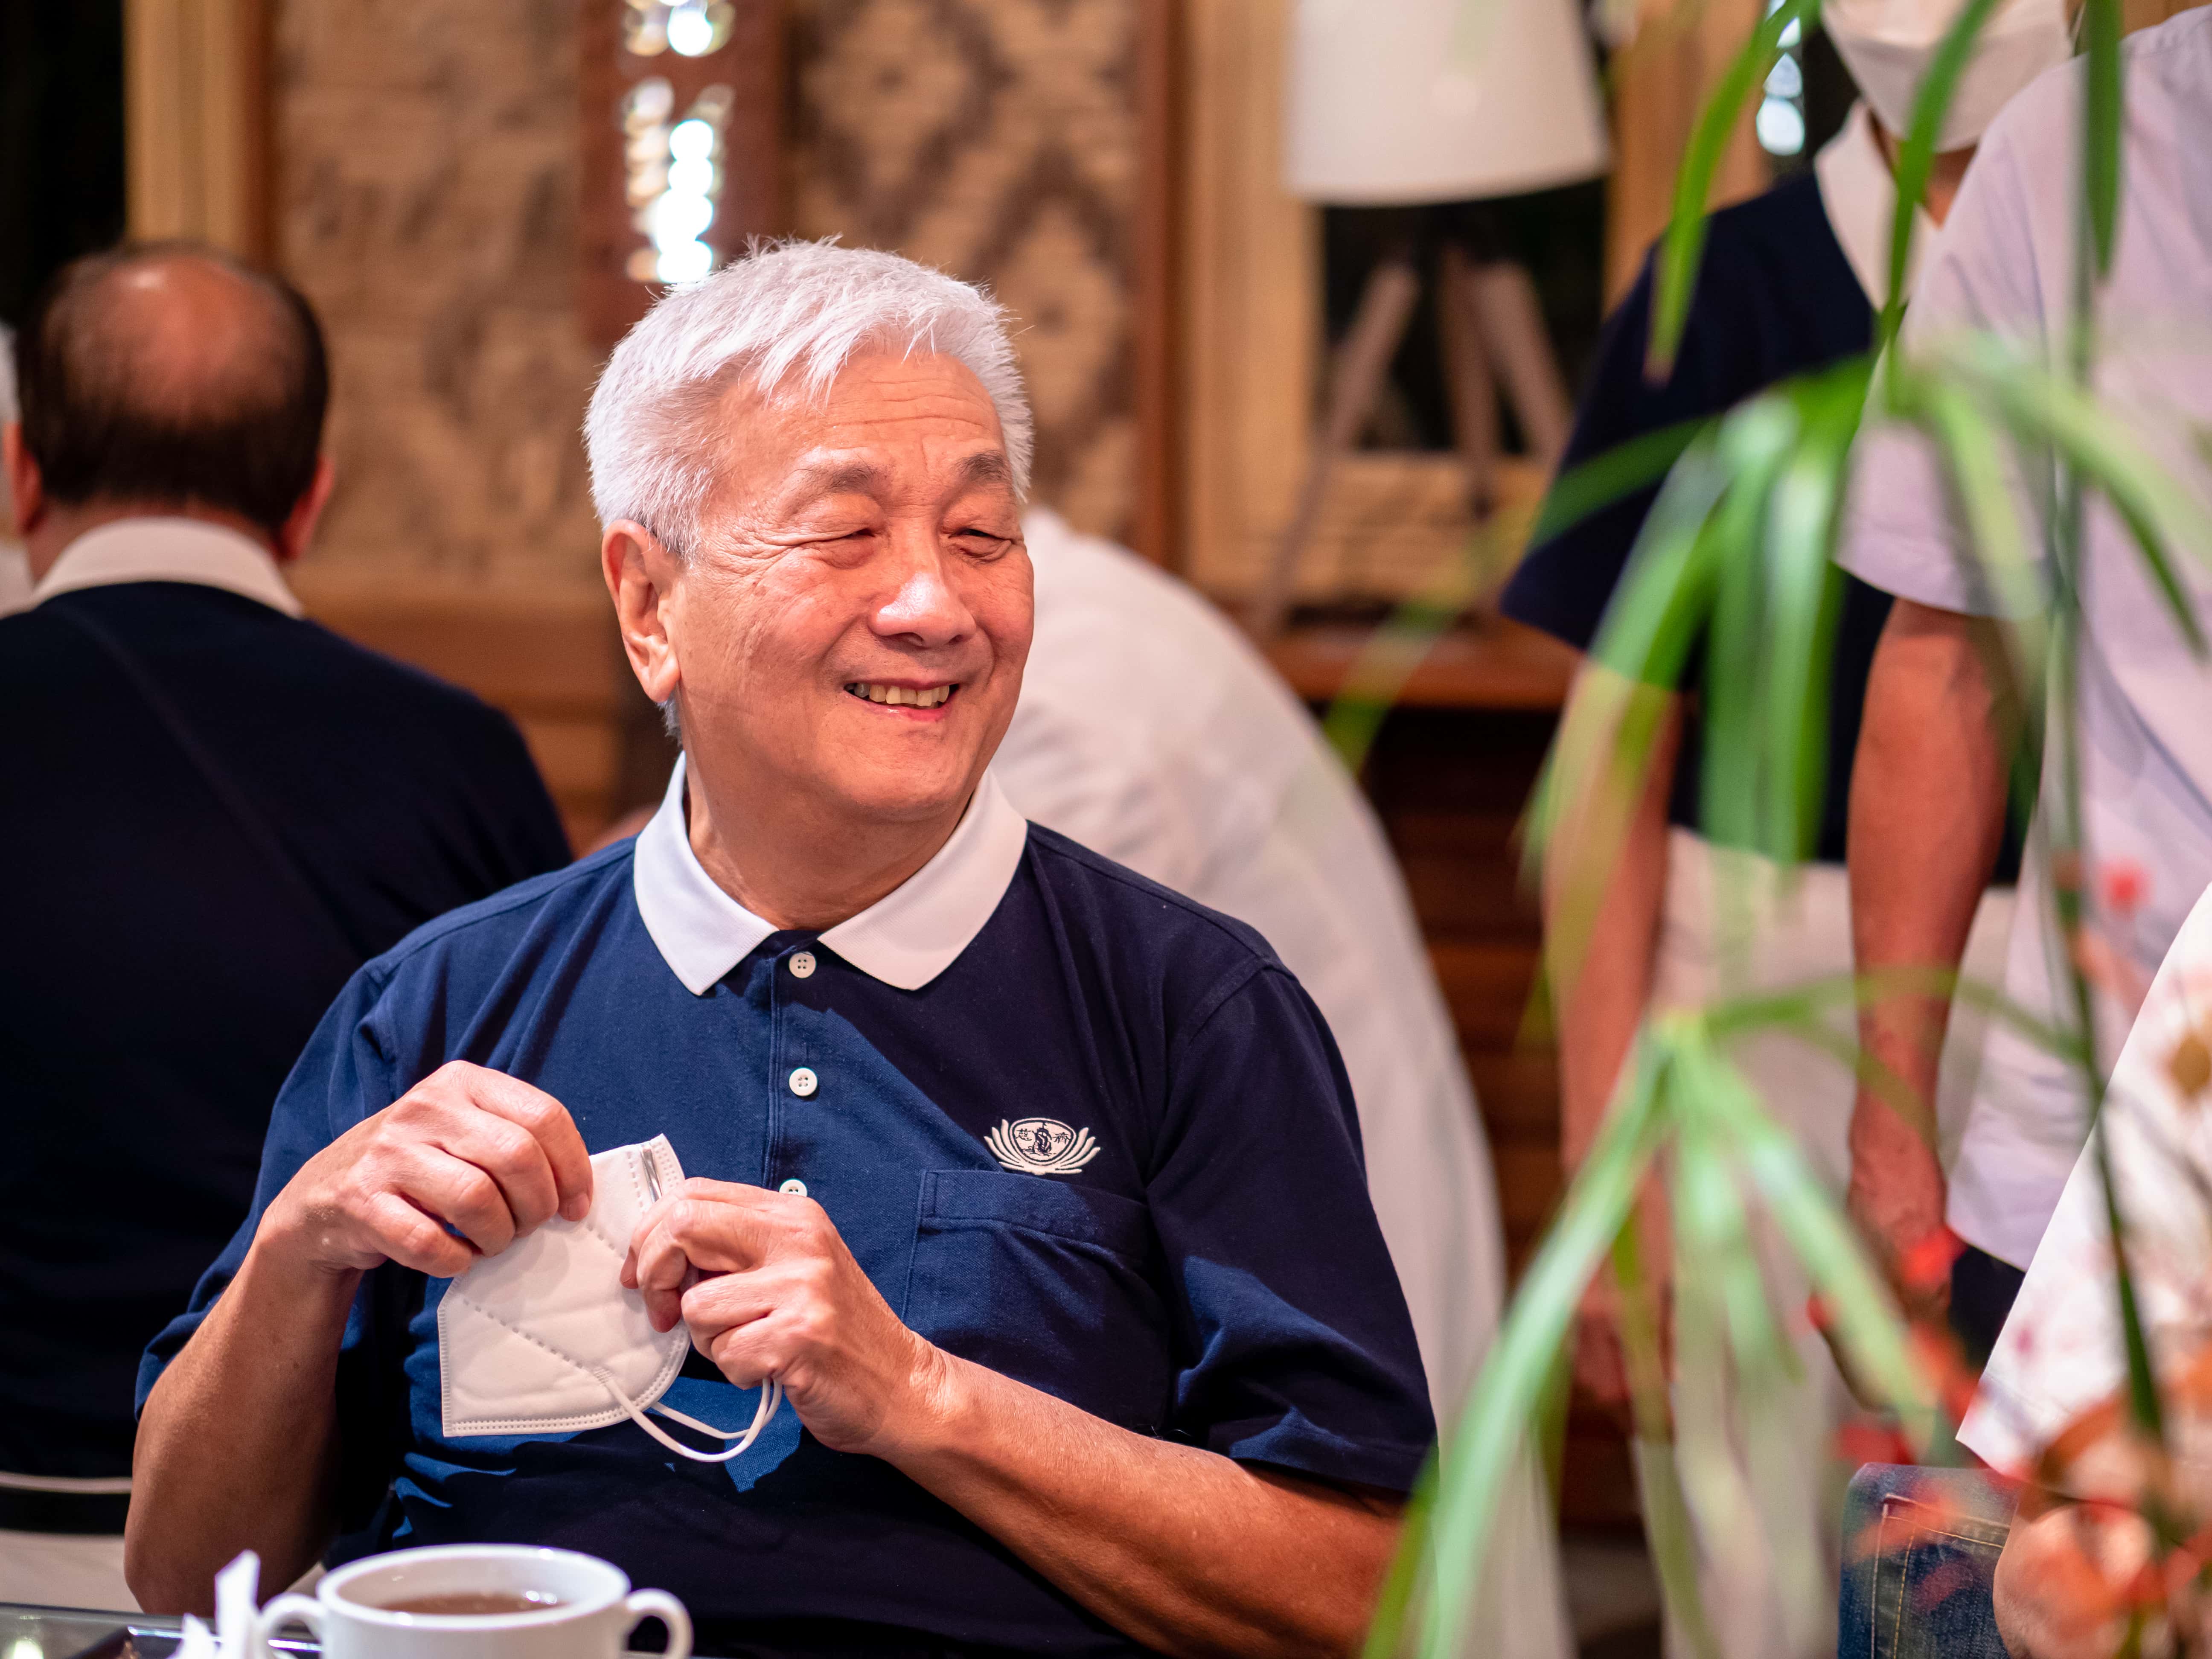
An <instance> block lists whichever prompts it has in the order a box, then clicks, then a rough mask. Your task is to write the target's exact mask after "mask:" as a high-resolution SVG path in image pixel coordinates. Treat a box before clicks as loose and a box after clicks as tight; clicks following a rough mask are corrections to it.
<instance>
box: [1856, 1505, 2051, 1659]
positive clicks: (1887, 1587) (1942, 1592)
mask: <svg viewBox="0 0 2212 1659" xmlns="http://www.w3.org/2000/svg"><path fill="white" fill-rule="evenodd" d="M2014 1501H2015V1499H2014V1495H2013V1493H2012V1492H2011V1490H2010V1489H2009V1487H2008V1486H2007V1485H2006V1484H2005V1483H2004V1482H2002V1481H1999V1480H1992V1479H1991V1478H1990V1476H1989V1475H1987V1474H1983V1473H1981V1472H1980V1471H1978V1470H1974V1469H1932V1468H1911V1467H1909V1466H1904V1465H1899V1464H1889V1463H1869V1464H1868V1465H1867V1466H1866V1467H1865V1468H1862V1469H1861V1470H1860V1471H1859V1472H1858V1473H1857V1474H1856V1475H1854V1476H1852V1478H1851V1486H1850V1497H1849V1498H1847V1499H1846V1501H1845V1504H1844V1587H1843V1597H1842V1601H1841V1602H1840V1604H1839V1605H1838V1608H1837V1614H1838V1617H1837V1625H1838V1635H1837V1645H1836V1654H1837V1659H2006V1654H2005V1646H2004V1642H2003V1640H2002V1638H2000V1637H1999V1636H1998V1635H1997V1620H1996V1607H1995V1605H1994V1604H1993V1602H1992V1601H1991V1599H1990V1585H1991V1583H1992V1582H1993V1581H1994V1579H1995V1577H1996V1565H1997V1555H1998V1553H1999V1552H2001V1551H2002V1549H2003V1548H2004V1541H2005V1534H2006V1533H2007V1532H2008V1531H2009V1530H2011V1527H2012V1513H2013V1504H2014Z"/></svg>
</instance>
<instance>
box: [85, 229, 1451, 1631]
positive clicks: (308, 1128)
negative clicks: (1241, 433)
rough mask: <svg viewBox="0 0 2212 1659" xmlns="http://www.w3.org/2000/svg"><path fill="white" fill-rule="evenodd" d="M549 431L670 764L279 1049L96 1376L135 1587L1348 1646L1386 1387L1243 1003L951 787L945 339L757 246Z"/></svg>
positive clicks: (953, 473) (1373, 1252)
mask: <svg viewBox="0 0 2212 1659" xmlns="http://www.w3.org/2000/svg"><path fill="white" fill-rule="evenodd" d="M587 436H588V441H589V445H590V449H591V459H592V482H593V488H594V490H595V492H596V495H597V500H598V504H599V510H600V514H601V517H602V520H603V521H604V523H605V540H604V543H603V545H602V562H603V565H604V568H605V575H606V580H607V585H608V587H609V590H610V592H611V593H612V595H613V598H614V602H615V606H616V610H617V613H618V616H619V619H620V623H621V627H622V633H623V640H624V642H625V645H626V646H627V647H628V650H629V658H630V662H631V665H632V666H633V668H634V669H635V671H636V673H637V676H638V678H639V681H640V683H641V684H642V685H643V686H644V688H645V690H647V693H648V694H649V695H650V696H653V698H654V699H655V700H656V701H657V702H661V703H662V704H664V705H665V706H666V707H667V708H669V709H670V711H671V716H672V717H673V718H674V719H675V720H676V721H677V723H678V726H679V727H680V730H681V732H682V735H683V740H684V761H683V763H682V764H681V765H679V766H678V769H677V771H676V775H675V776H674V778H673V779H672V780H671V783H670V787H669V791H668V794H667V798H666V799H665V802H664V803H663V805H662V807H661V810H660V812H659V815H658V816H657V817H655V818H654V819H653V821H652V822H651V823H649V824H648V825H647V827H646V828H645V829H644V830H643V831H641V833H640V835H639V836H637V838H636V840H635V842H634V843H633V842H621V843H617V845H616V846H614V847H613V848H609V849H608V850H606V851H605V852H604V853H602V854H599V855H597V856H595V857H593V858H591V859H587V860H584V861H582V862H581V863H580V864H578V865H576V866H573V867H572V868H570V869H569V870H567V871H564V872H561V873H560V874H558V875H555V876H550V877H546V878H540V879H538V880H536V881H533V882H528V883H526V884H522V885H520V886H519V887H515V888H513V889H510V890H508V891H507V892H506V893H504V894H501V895H500V896H496V897H495V898H493V899H491V900H489V901H487V902H483V903H482V904H477V905H472V906H471V907H468V908H465V909H462V910H459V911H456V912H454V913H453V915H450V916H448V917H446V918H445V919H443V920H441V921H438V922H435V923H433V924H432V925H431V926H429V927H426V928H424V929H422V931H420V932H418V933H416V934H415V935H414V936H413V937H412V938H410V939H408V940H406V941H405V942H404V943H403V944H402V945H400V946H399V947H398V948H397V949H396V950H394V951H392V952H390V953H389V954H387V955H386V956H385V957H381V958H380V959H379V960H377V961H375V962H373V963H370V964H369V965H368V967H367V968H365V969H363V970H362V973H361V974H360V975H358V976H357V977H356V980H355V981H354V982H353V984H352V985H351V986H350V987H349V988H348V989H347V991H346V993H345V994H343V996H342V997H341V998H340V999H339V1000H338V1002H337V1005H336V1006H334V1007H333V1008H332V1009H331V1012H330V1013H329V1015H328V1017H327V1018H325V1021H324V1024H323V1026H322V1029H321V1030H320V1031H319V1033H318V1034H317V1036H316V1037H315V1039H314V1041H313V1043H312V1044H311V1045H310V1046H309V1048H308V1049H307V1053H306V1054H304V1055H303V1056H302V1057H301V1061H300V1063H299V1066H297V1068H296V1069H295V1072H294V1073H293V1076H292V1078H291V1080H290V1081H289V1083H288V1084H287V1085H286V1086H285V1089H284V1091H283V1094H282V1096H281V1097H279V1099H278V1101H277V1103H276V1111H275V1115H274V1118H273V1120H272V1122H271V1126H270V1137H269V1142H268V1146H267V1150H266V1153H265V1155H264V1164H263V1170H262V1176H261V1183H260V1189H259V1194H258V1204H257V1206H256V1210H255V1212H254V1214H253V1216H252V1218H249V1220H248V1221H247V1223H246V1225H245V1226H244V1227H243V1228H242V1229H241V1231H240V1234H239V1236H238V1237H237V1239H236V1240H235V1241H234V1243H233V1245H232V1247H231V1249H229V1251H228V1253H227V1254H226V1255H225V1256H224V1257H223V1258H222V1260H221V1261H219V1262H218V1263H217V1264H216V1267H214V1268H213V1269H211V1270H210V1273H209V1275H208V1277H207V1279H205V1280H204V1282H203V1283H202V1285H201V1286H200V1288H199V1290H198V1291H197V1293H196V1294H195V1296H194V1298H193V1304H192V1308H191V1311H190V1312H189V1313H188V1314H187V1315H186V1316H184V1317H183V1318H181V1319H180V1320H179V1321H178V1322H177V1323H176V1324H174V1325H173V1327H172V1328H170V1330H169V1331H168V1332H167V1333H166V1334H164V1335H163V1336H162V1338H161V1340H158V1341H157V1342H156V1343H155V1346H154V1348H153V1349H152V1350H151V1351H150V1352H149V1358H148V1361H147V1367H146V1371H145V1374H144V1376H143V1379H142V1388H141V1393H142V1398H143V1401H144V1405H143V1419H142V1422H141V1427H140V1433H139V1441H138V1457H137V1487H136V1489H135V1495H134V1501H133V1504H132V1506H131V1534H130V1541H129V1571H130V1573H131V1583H132V1587H133V1589H135V1590H136V1591H137V1593H138V1594H139V1595H140V1596H141V1598H142V1600H143V1601H145V1602H146V1603H147V1604H148V1605H149V1607H195V1606H199V1607H204V1606H205V1605H206V1603H207V1602H208V1601H209V1599H210V1589H209V1581H210V1574H211V1573H212V1572H213V1571H214V1570H215V1569H216V1567H218V1566H220V1565H222V1563H223V1562H224V1561H225V1560H227V1559H228V1558H229V1557H230V1556H231V1555H232V1554H233V1553H235V1552H236V1551H238V1550H239V1549H241V1548H244V1547H253V1548H256V1549H258V1550H259V1551H260V1552H261V1554H262V1557H263V1559H264V1562H265V1563H266V1564H267V1567H268V1569H269V1570H270V1571H273V1574H274V1575H275V1576H276V1577H277V1578H278V1579H279V1580H281V1579H282V1578H283V1577H285V1576H288V1575H290V1574H293V1573H296V1572H298V1571H301V1570H302V1569H303V1568H305V1567H306V1566H307V1565H309V1564H310V1563H311V1562H313V1560H314V1559H316V1558H317V1557H318V1556H319V1555H322V1554H324V1553H325V1552H326V1551H328V1552H330V1553H332V1554H356V1553H362V1552H363V1551H367V1550H374V1549H380V1548H387V1547H393V1546H395V1545H398V1544H401V1543H407V1544H432V1543H440V1542H453V1541H472V1540H496V1541H534V1542H543V1543H548V1544H561V1545H565V1546H569V1547H578V1548H582V1549H586V1550H589V1551H591V1552H593V1553H597V1554H599V1555H602V1556H605V1557H607V1558H609V1559H612V1560H613V1561H615V1562H616V1563H617V1565H623V1567H625V1568H626V1569H627V1570H628V1571H629V1572H630V1573H631V1574H632V1576H633V1577H635V1578H637V1579H640V1580H641V1581H644V1582H647V1583H656V1584H659V1585H663V1586H665V1587H666V1588H668V1589H672V1590H674V1591H676V1592H677V1594H678V1595H680V1596H682V1597H683V1598H684V1600H685V1601H687V1602H688V1603H689V1604H690V1607H691V1609H692V1611H693V1613H694V1615H695V1618H696V1622H697V1625H698V1627H699V1632H700V1636H701V1638H702V1648H704V1649H705V1650H708V1651H716V1650H720V1651H743V1652H745V1653H805V1654H830V1653H868V1654H884V1653H916V1654H921V1653H941V1652H947V1651H959V1652H963V1653H964V1652H979V1651H980V1652H988V1651H993V1650H1019V1651H1051V1652H1056V1653H1084V1654H1094V1653H1095V1654H1112V1653H1129V1652H1139V1651H1145V1650H1167V1651H1170V1652H1197V1651H1200V1650H1205V1651H1224V1650H1227V1651H1235V1652H1240V1653H1267V1652H1279V1651H1280V1652H1290V1651H1297V1652H1306V1651H1316V1650H1320V1651H1332V1650H1333V1651H1342V1650H1346V1649H1347V1648H1348V1647H1350V1646H1351V1645H1352V1644H1354V1643H1355V1642H1356V1641H1357V1639H1358V1634H1359V1632H1360V1631H1361V1629H1362V1627H1363V1626H1364V1623H1365V1620H1366V1615H1367V1612H1368V1609H1369V1608H1370V1606H1371V1604H1372V1601H1373V1598H1374V1595H1375V1594H1376V1586H1377V1584H1378V1583H1379V1581H1380V1577H1381V1574H1382V1571H1383V1565H1384V1563H1385V1561H1386V1559H1387V1558H1388V1556H1389V1552H1390V1549H1391V1547H1392V1545H1393V1541H1394V1539H1395V1531H1396V1522H1395V1516H1396V1514H1397V1511H1398V1509H1399V1507H1400V1504H1401V1500H1402V1498H1403V1495H1404V1493H1405V1492H1407V1489H1408V1488H1409V1487H1410V1486H1411V1484H1412V1482H1413V1476H1414V1474H1415V1473H1416V1471H1417V1469H1418V1468H1419V1464H1420V1462H1421V1460H1422V1458H1423V1456H1424V1455H1425V1450H1426V1448H1427V1444H1428V1443H1429V1440H1430V1439H1431V1434H1432V1426H1431V1417H1430V1412H1429V1407H1428V1403H1427V1398H1426V1391H1425V1386H1424V1383H1423V1379H1422V1374H1421V1368H1420V1361H1419V1355H1418V1352H1417V1350H1416V1348H1415V1345H1414V1339H1413V1331H1412V1328H1411V1326H1410V1324H1409V1322H1408V1320H1407V1312H1406V1306H1405V1302H1404V1298H1403V1297H1402V1296H1401V1293H1400V1291H1399V1288H1398V1285H1397V1281H1396V1279H1395V1276H1394V1274H1393V1273H1392V1270H1391V1267H1390V1261H1389V1255H1388V1254H1387V1252H1386V1250H1385V1249H1384V1245H1383V1238H1382V1236H1381V1233H1380V1231H1379V1230H1378V1228H1377V1226H1376V1220H1375V1216H1374V1213H1373V1211H1372V1209H1371V1208H1370V1205H1369V1202H1368V1199H1367V1195H1366V1192H1365V1188H1364V1182H1363V1180H1362V1176H1361V1155H1360V1146H1359V1139H1358V1125H1357V1119H1356V1117H1355V1115H1354V1112H1353V1109H1352V1097H1351V1093H1350V1091H1349V1088H1348V1086H1347V1085H1346V1080H1345V1073H1344V1069H1343V1066H1342V1064H1341V1062H1340V1060H1339V1059H1338V1057H1337V1054H1336V1049H1335V1047H1334V1043H1333V1042H1331V1040H1330V1037H1329V1035H1328V1030H1327V1028H1326V1026H1325V1025H1324V1024H1323V1023H1322V1019H1321V1018H1320V1017H1319V1015H1318V1014H1317V1013H1316V1012H1315V1009H1314V1007H1313V1005H1312V1003H1311V1002H1310V1000H1308V999H1307V997H1306V996H1305V994H1304V992H1303V991H1302V990H1301V989H1300V988H1299V987H1298V985H1297V981H1295V980H1294V979H1293V978H1292V977H1291V975H1289V974H1288V973H1287V972H1286V971H1285V969H1283V968H1282V966H1281V964H1280V963H1279V962H1278V961H1277V960H1276V958H1275V957H1274V956H1273V954H1272V952H1271V951H1269V950H1268V948H1267V945H1266V944H1265V943H1264V942H1263V941H1262V940H1261V939H1260V938H1259V936H1258V935H1256V934H1255V933H1252V932H1251V931H1250V930H1249V929H1248V928H1246V927H1243V926H1241V925H1240V924H1238V923H1237V922H1234V921H1230V920H1229V919H1227V918H1225V917H1223V916H1219V915H1215V914H1213V913H1212V912H1210V911H1207V910H1206V909H1204V908H1201V907H1200V906H1198V905H1196V904H1194V903H1193V902H1190V901H1188V900H1187V899H1183V898H1181V897H1179V896H1176V895H1175V894H1173V893H1171V892H1170V891H1168V890H1165V889H1164V888H1161V887H1158V886H1156V885H1154V884H1152V883H1150V882H1147V881H1146V880H1144V879H1143V878H1140V877H1138V876H1136V875H1134V874H1133V873H1131V872H1128V871H1126V870H1124V869H1122V868H1121V867H1120V866H1116V865H1115V864H1112V863H1110V862H1109V861H1108V860H1104V859H1103V858H1100V857H1098V856H1097V855H1096V854H1091V853H1089V852H1086V851H1085V850H1084V849H1083V848H1080V847H1079V846H1077V845H1075V844H1074V843H1073V842H1069V841H1066V840H1065V839H1064V838H1062V837H1060V836H1055V835H1053V834H1052V833H1050V832H1049V831H1047V830H1043V829H1038V828H1036V827H1034V826H1032V825H1030V824H1028V823H1025V822H1024V820H1023V819H1022V818H1021V817H1020V816H1019V815H1018V813H1016V812H1015V811H1013V810H1012V808H1011V807H1010V806H1009V805H1007V804H1006V801H1005V799H1003V797H1002V796H1001V795H1000V792H999V789H998V787H997V785H996V784H995V782H994V781H993V779H992V776H991V775H990V773H989V771H988V768H989V765H990V761H991V757H992V754H993V751H994V750H995V749H996V748H997V746H998V744H999V741H1000V737H1001V736H1002V734H1003V733H1004V732H1005V731H1006V725H1007V721H1008V720H1009V719H1010V718H1011V716H1012V713H1013V709H1014V704H1015V700H1016V697H1017V695H1018V692H1019V690H1020V686H1021V678H1022V668H1023V664H1024V659H1025V657H1026V655H1027V653H1028V650H1029V645H1030V626H1031V611H1030V568H1029V562H1028V556H1027V554H1026V552H1025V550H1024V545H1023V543H1022V539H1021V521H1020V508H1019V503H1020V495H1021V490H1022V487H1023V483H1024V474H1025V471H1026V467H1027V464H1028V459H1029V449H1030V421H1029V416H1028V411H1027V409H1026V406H1025V404H1024V400H1023V395H1022V392H1021V387H1020V385H1019V381H1018V376H1017V374H1016V372H1015V369H1014V367H1013V359H1012V350H1011V349H1010V347H1009V345H1008V343H1007V339H1006V333H1005V330H1004V328H1003V325H1002V324H1001V322H1000V316H999V313H998V312H997V309H996V307H994V306H993V305H992V304H991V303H990V302H989V301H987V299H986V298H984V297H983V296H982V295H980V294H978V293H977V292H976V291H975V290H974V289H969V288H968V287H966V286H964V285H963V284H961V283H957V282H954V281H952V280H951V279H950V278H948V277H945V276H939V275H938V274H937V273H934V272H932V271H928V270H924V269H923V268H922V267H921V266H918V265H915V264H912V263H910V262H908V261H906V260H903V259H901V258H897V257H896V256H894V255H890V254H886V253H878V252H860V251H848V250H843V249H838V248H834V247H829V246H809V245H795V246H785V247H781V248H778V249H775V250H774V251H771V252H766V253H763V254H762V255H759V256H757V257H756V258H752V259H750V260H747V261H745V262H744V263H743V264H739V265H738V266H736V267H734V268H733V269H732V270H727V271H726V272H724V273H722V274H720V275H719V276H715V277H714V278H712V279H711V280H709V281H708V282H706V283H702V284H699V285H697V286H696V287H693V288H690V289H684V290H680V291H678V292H677V293H675V294H673V295H671V296H669V297H668V298H667V299H666V300H665V301H663V302H662V303H661V304H660V305H659V307H656V308H655V310H654V311H653V313H651V314H650V315H649V316H648V317H647V319H646V320H645V321H644V322H642V323H641V324H640V325H638V327H637V328H636V329H635V330H634V331H632V333H631V334H630V336H629V338H628V339H627V340H625V341H624V342H623V344H622V346H621V347H620V348H619V349H617V351H616V353H615V355H614V357H613V359H612V360H611V362H610V363H609V364H608V367H607V370H606V373H605V376H604V378H603V379H602V380H601V382H600V385H599V390H598V392H597V393H596V394H595V396H594V398H593V399H592V410H591V415H590V418H589V421H588V423H587ZM513 1264H519V1265H513ZM510 1267H512V1270H510ZM671 1335H672V1337H673V1340H672V1342H671V1340H670V1337H671ZM687 1337H688V1341H687V1340H686V1338H687ZM779 1394H780V1395H781V1401H783V1402H784V1404H785V1406H786V1407H787V1409H782V1410H778V1408H777V1401H778V1396H779ZM657 1419H659V1420H657ZM748 1421H750V1422H751V1423H752V1424H753V1425H754V1430H753V1431H752V1432H751V1433H748V1434H744V1435H740V1434H739V1433H738V1425H743V1424H744V1423H746V1422H748ZM670 1425H676V1426H677V1427H678V1429H680V1430H681V1431H682V1434H681V1437H679V1436H678V1433H677V1432H672V1431H671V1426H670ZM710 1425H728V1426H726V1427H724V1428H717V1427H713V1426H710ZM763 1425H764V1426H763ZM753 1433H757V1439H755V1438H753ZM725 1441H728V1442H733V1444H732V1446H730V1447H729V1448H728V1449H722V1446H721V1443H723V1442H725ZM724 1459H726V1460H727V1461H724V1462H720V1467H717V1466H716V1463H715V1462H714V1461H709V1460H724ZM333 1540H336V1541H337V1542H336V1544H335V1546H333V1542H332V1541H333Z"/></svg>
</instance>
